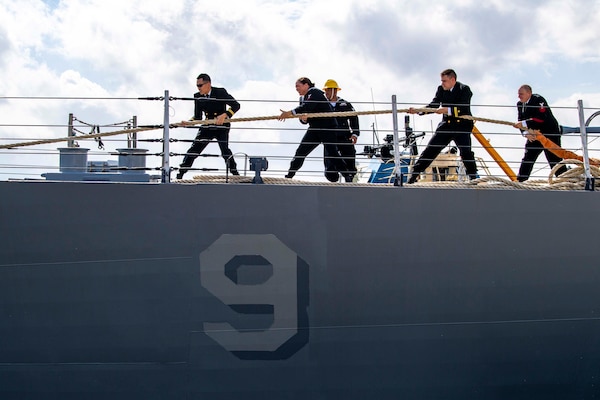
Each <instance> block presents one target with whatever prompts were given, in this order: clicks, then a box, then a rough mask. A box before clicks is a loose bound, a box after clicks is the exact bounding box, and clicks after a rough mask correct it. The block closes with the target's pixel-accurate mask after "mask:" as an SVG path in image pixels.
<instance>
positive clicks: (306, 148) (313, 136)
mask: <svg viewBox="0 0 600 400" xmlns="http://www.w3.org/2000/svg"><path fill="white" fill-rule="evenodd" d="M321 143H323V148H324V149H323V155H324V161H323V163H324V164H325V177H326V178H327V179H328V180H329V181H331V182H337V180H338V177H339V174H338V172H339V171H344V170H345V169H346V164H345V163H344V161H343V160H342V158H341V156H340V152H339V150H338V146H337V138H336V134H335V131H334V130H333V129H318V128H308V130H307V131H306V133H305V134H304V136H303V137H302V140H301V141H300V145H299V146H298V148H297V149H296V153H295V154H294V158H293V159H292V161H291V162H290V170H289V173H290V174H291V175H294V174H296V172H298V170H299V169H300V167H302V165H303V164H304V160H305V159H306V156H308V155H309V154H310V153H311V152H312V151H313V150H314V149H316V148H317V146H318V145H319V144H321Z"/></svg>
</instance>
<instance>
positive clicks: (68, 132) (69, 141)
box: [67, 113, 75, 147]
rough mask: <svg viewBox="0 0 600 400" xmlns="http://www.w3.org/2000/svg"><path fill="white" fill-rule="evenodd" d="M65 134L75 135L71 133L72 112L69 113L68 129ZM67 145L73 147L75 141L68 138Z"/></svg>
mask: <svg viewBox="0 0 600 400" xmlns="http://www.w3.org/2000/svg"><path fill="white" fill-rule="evenodd" d="M67 136H68V137H73V136H75V135H74V134H73V113H69V130H68V131H67ZM67 147H75V141H73V140H68V141H67Z"/></svg>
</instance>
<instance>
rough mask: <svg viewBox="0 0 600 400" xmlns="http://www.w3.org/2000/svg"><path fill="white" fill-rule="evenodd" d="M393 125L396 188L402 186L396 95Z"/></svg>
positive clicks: (394, 98) (394, 97)
mask: <svg viewBox="0 0 600 400" xmlns="http://www.w3.org/2000/svg"><path fill="white" fill-rule="evenodd" d="M392 123H393V129H394V175H395V176H396V179H395V180H394V186H402V174H401V173H400V143H399V140H398V104H397V103H396V95H395V94H394V95H392Z"/></svg>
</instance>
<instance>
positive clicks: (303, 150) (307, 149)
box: [278, 77, 346, 182]
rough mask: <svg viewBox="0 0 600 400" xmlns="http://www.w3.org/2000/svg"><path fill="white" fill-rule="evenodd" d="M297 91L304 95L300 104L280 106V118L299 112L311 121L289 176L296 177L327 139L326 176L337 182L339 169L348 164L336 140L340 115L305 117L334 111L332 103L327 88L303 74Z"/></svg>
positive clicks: (292, 163)
mask: <svg viewBox="0 0 600 400" xmlns="http://www.w3.org/2000/svg"><path fill="white" fill-rule="evenodd" d="M296 91H297V92H298V94H299V95H300V105H299V106H298V107H296V108H294V109H293V110H290V111H284V110H280V111H281V115H280V116H279V118H278V119H279V120H280V121H284V120H285V119H287V118H291V117H293V116H299V117H300V121H301V122H303V123H308V129H307V130H306V133H305V134H304V136H303V137H302V141H301V142H300V145H299V146H298V149H297V150H296V154H295V155H294V158H293V159H292V161H291V163H290V169H289V171H288V173H287V175H286V176H285V177H286V178H293V177H294V175H296V172H298V170H299V169H300V167H302V164H304V160H305V159H306V157H307V156H308V155H309V154H310V153H311V152H312V151H313V150H314V149H315V148H316V147H317V146H318V145H319V143H323V147H324V163H325V177H326V178H327V180H328V181H330V182H337V181H338V180H339V172H338V171H344V170H346V164H345V163H344V161H343V160H342V158H341V156H340V153H339V150H338V147H337V144H336V142H337V139H336V129H337V122H336V119H335V118H333V117H331V118H329V117H318V118H303V117H302V114H310V113H326V112H331V111H333V110H332V108H331V105H330V104H329V101H328V100H327V98H326V97H325V94H324V93H323V91H321V90H320V89H317V88H316V87H315V84H314V83H312V81H311V80H310V79H308V78H306V77H302V78H299V79H298V80H297V81H296Z"/></svg>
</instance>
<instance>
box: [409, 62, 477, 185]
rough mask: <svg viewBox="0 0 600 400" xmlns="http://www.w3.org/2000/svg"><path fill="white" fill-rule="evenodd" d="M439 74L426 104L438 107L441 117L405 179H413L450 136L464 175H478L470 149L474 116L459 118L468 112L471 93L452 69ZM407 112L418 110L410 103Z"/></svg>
mask: <svg viewBox="0 0 600 400" xmlns="http://www.w3.org/2000/svg"><path fill="white" fill-rule="evenodd" d="M440 75H441V80H442V84H441V85H440V86H438V88H437V91H436V93H435V96H434V97H433V100H431V103H429V105H427V108H437V110H436V111H435V113H436V114H442V115H443V119H442V122H440V124H439V125H438V127H437V129H436V130H435V133H434V134H433V137H432V138H431V140H430V141H429V144H428V145H427V147H426V148H425V150H423V152H422V153H421V156H420V157H419V159H418V160H417V162H416V163H415V165H414V166H413V169H412V174H411V177H410V179H409V180H408V183H415V182H416V181H417V179H418V178H419V175H420V174H421V172H423V171H425V169H426V168H427V167H428V166H429V165H430V164H431V163H432V162H433V160H434V159H435V158H436V157H437V155H438V154H440V152H441V151H442V150H443V149H444V147H446V146H447V145H448V144H449V143H450V141H452V140H454V143H456V146H457V147H458V150H459V152H460V157H461V158H462V162H463V164H464V166H465V169H466V172H467V175H469V178H471V179H475V178H477V165H476V164H475V154H474V153H473V151H472V150H471V131H472V130H473V120H471V119H464V118H460V117H461V116H463V115H471V97H473V93H472V92H471V89H470V88H469V87H468V86H467V85H465V84H464V83H460V82H458V81H457V80H456V72H454V70H452V69H446V70H444V71H442V73H441V74H440ZM408 112H409V114H415V113H416V112H417V111H416V110H415V109H414V108H413V107H411V108H410V109H409V111H408Z"/></svg>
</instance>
